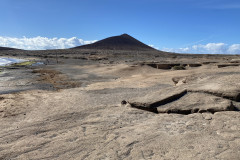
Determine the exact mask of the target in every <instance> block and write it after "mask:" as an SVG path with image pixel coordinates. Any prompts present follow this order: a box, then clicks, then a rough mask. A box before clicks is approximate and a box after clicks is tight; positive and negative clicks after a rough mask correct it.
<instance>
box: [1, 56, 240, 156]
mask: <svg viewBox="0 0 240 160" xmlns="http://www.w3.org/2000/svg"><path fill="white" fill-rule="evenodd" d="M147 56H148V55H147ZM147 56H146V57H147ZM59 60H61V61H62V62H64V63H61V64H54V65H51V66H48V67H50V68H51V69H52V70H56V71H59V72H61V73H62V74H64V75H65V76H67V77H68V79H71V80H72V79H73V80H74V81H78V82H80V83H81V84H82V85H81V86H80V87H76V88H69V89H62V90H59V91H53V90H49V91H47V90H41V89H39V88H36V89H32V90H28V91H23V92H17V93H8V94H1V95H0V122H1V123H0V159H3V160H5V159H16V160H18V159H20V160H21V159H23V160H26V159H36V160H38V159H49V160H53V159H56V160H59V159H62V160H65V159H91V160H92V159H93V160H94V159H114V160H115V159H119V160H122V159H126V160H130V159H136V160H139V159H156V160H159V159H160V160H161V159H180V160H181V159H182V160H186V159H189V160H191V159H194V160H202V159H209V160H218V159H224V160H225V159H227V160H228V159H229V160H239V157H240V112H239V111H238V110H239V109H240V104H239V103H240V102H239V98H238V94H239V89H240V83H239V79H240V72H239V70H240V68H239V66H228V67H223V68H218V66H217V64H215V63H206V64H203V65H202V66H199V67H192V68H191V67H189V68H186V70H161V69H156V68H152V67H150V66H147V65H142V66H139V65H132V64H126V63H118V64H117V63H114V64H110V63H107V62H106V64H104V63H99V62H96V61H94V62H92V61H91V62H90V61H88V62H84V60H81V61H80V60H71V59H59ZM170 60H171V61H174V60H176V59H170ZM170 60H169V61H170ZM177 60H179V61H180V60H181V61H183V62H184V63H186V61H187V62H188V61H191V60H192V59H179V58H178V59H177ZM197 60H198V59H197ZM213 60H214V61H217V62H218V61H221V63H226V62H225V61H224V59H223V58H222V59H216V58H215V57H214V58H213V59H211V58H209V59H203V60H202V61H203V62H211V61H213ZM166 61H168V59H166V60H164V63H166ZM195 61H196V59H195V60H194V62H188V63H189V64H190V63H192V64H195ZM222 61H224V62H222ZM80 62H81V63H80ZM104 62H105V61H104ZM174 63H175V62H174ZM176 63H178V62H176ZM175 77H180V78H178V79H177V80H176V78H175ZM174 78H175V82H173V79H174ZM183 79H185V80H184V81H182V80H183ZM178 81H181V83H179V82H178ZM123 100H125V101H123ZM121 102H122V104H121ZM149 111H150V112H149ZM156 113H158V114H156ZM176 113H177V114H176Z"/></svg>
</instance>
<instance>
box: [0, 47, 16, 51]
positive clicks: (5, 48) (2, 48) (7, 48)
mask: <svg viewBox="0 0 240 160" xmlns="http://www.w3.org/2000/svg"><path fill="white" fill-rule="evenodd" d="M3 50H5V51H6V50H16V48H9V47H0V51H3Z"/></svg>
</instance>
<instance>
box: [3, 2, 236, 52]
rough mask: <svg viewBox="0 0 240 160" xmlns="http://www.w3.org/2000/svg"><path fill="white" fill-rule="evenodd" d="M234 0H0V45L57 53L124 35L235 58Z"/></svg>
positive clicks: (164, 47)
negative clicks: (55, 51)
mask: <svg viewBox="0 0 240 160" xmlns="http://www.w3.org/2000/svg"><path fill="white" fill-rule="evenodd" d="M239 28H240V1H239V0H0V46H3V47H15V48H21V49H28V50H35V49H54V48H56V49H60V48H70V47H75V46H79V45H83V44H89V43H93V42H96V41H97V40H101V39H104V38H107V37H110V36H116V35H121V34H123V33H127V34H129V35H131V36H133V37H135V38H136V39H138V40H140V41H142V42H144V43H145V44H148V45H150V46H153V47H155V48H157V49H159V50H164V51H171V52H179V53H208V54H240V38H239V37H240V32H239Z"/></svg>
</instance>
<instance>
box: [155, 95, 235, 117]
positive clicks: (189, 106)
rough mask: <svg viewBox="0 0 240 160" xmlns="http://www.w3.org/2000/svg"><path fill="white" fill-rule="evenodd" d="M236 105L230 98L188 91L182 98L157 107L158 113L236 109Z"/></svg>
mask: <svg viewBox="0 0 240 160" xmlns="http://www.w3.org/2000/svg"><path fill="white" fill-rule="evenodd" d="M234 110H235V107H234V106H233V104H232V102H231V101H230V100H228V99H223V98H220V97H216V96H213V95H209V94H204V93H187V94H186V95H184V96H183V97H182V98H180V99H178V100H176V101H174V102H172V103H168V104H166V105H162V106H159V107H157V111H158V113H178V114H191V113H204V112H210V113H215V112H221V111H234Z"/></svg>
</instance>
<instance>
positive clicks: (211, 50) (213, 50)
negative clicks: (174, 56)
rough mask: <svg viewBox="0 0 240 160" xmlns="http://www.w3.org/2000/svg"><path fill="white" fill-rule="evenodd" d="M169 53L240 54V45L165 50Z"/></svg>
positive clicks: (209, 44)
mask: <svg viewBox="0 0 240 160" xmlns="http://www.w3.org/2000/svg"><path fill="white" fill-rule="evenodd" d="M162 50H164V51H167V52H176V53H197V54H240V44H232V45H228V44H225V43H208V44H198V45H193V46H190V47H185V48H178V49H174V48H163V49H162Z"/></svg>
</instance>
